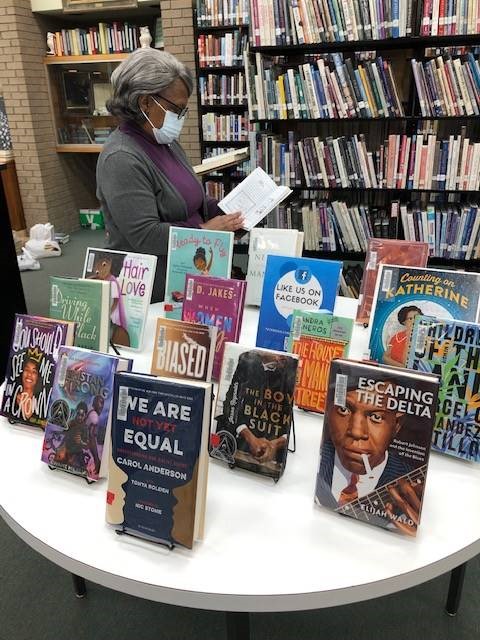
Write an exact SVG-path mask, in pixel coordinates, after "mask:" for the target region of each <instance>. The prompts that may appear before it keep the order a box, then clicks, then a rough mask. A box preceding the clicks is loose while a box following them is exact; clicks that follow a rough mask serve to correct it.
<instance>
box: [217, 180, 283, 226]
mask: <svg viewBox="0 0 480 640" xmlns="http://www.w3.org/2000/svg"><path fill="white" fill-rule="evenodd" d="M291 193H292V190H291V189H290V188H289V187H285V186H279V185H277V184H275V182H274V181H273V180H272V179H271V178H270V176H269V175H267V174H266V173H265V171H264V170H263V169H262V168H261V167H257V168H256V169H254V170H253V171H252V172H251V173H250V174H249V175H248V176H247V177H246V178H245V179H244V180H242V182H241V183H240V184H237V186H236V187H235V188H233V189H232V190H231V191H230V192H229V193H228V194H227V195H226V196H225V197H224V198H223V199H222V200H220V202H219V203H218V206H219V207H220V209H221V210H222V211H225V213H226V214H229V213H234V212H235V211H241V212H242V216H243V228H244V229H246V230H247V231H250V230H251V229H253V227H255V226H256V225H257V224H258V223H259V222H261V221H262V220H263V218H265V216H266V215H267V214H268V213H269V212H270V211H271V210H272V209H274V208H275V207H276V206H278V205H279V204H280V202H282V201H283V200H285V198H286V197H287V196H289V195H290V194H291Z"/></svg>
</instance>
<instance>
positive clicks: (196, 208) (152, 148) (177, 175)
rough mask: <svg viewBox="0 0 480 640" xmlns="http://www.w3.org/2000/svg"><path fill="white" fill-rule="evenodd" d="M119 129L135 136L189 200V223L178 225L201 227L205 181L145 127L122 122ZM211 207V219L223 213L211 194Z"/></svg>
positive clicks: (179, 223) (208, 207)
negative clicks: (203, 185) (198, 178)
mask: <svg viewBox="0 0 480 640" xmlns="http://www.w3.org/2000/svg"><path fill="white" fill-rule="evenodd" d="M119 128H120V130H121V131H123V133H126V134H127V135H129V136H131V137H132V138H134V139H135V141H136V142H137V144H138V145H139V147H141V148H142V149H143V151H144V152H145V153H146V154H147V156H148V157H149V158H150V160H152V162H153V163H154V164H155V165H156V167H157V168H158V170H159V171H161V172H162V173H163V174H164V175H165V176H166V178H167V179H168V180H169V181H170V182H171V183H172V185H173V186H174V187H175V189H177V191H178V192H179V194H180V195H181V197H182V198H183V199H184V200H185V205H186V208H187V219H186V220H185V222H176V223H175V226H177V227H192V228H195V229H199V228H200V224H202V223H203V222H204V219H203V215H202V213H203V198H204V192H203V187H202V185H201V183H200V182H199V181H198V180H197V178H196V177H195V176H194V175H193V174H192V173H191V171H189V169H188V168H187V167H186V166H185V165H184V164H183V163H182V161H181V160H179V159H178V158H177V156H176V155H175V154H174V153H173V151H172V150H171V148H170V147H169V145H168V144H158V143H157V142H156V141H155V140H153V139H152V138H150V136H148V135H147V134H146V133H145V132H144V131H143V129H141V128H140V127H138V126H136V125H135V124H133V123H124V124H121V125H120V127H119ZM207 209H208V217H209V218H213V217H215V216H217V215H219V214H221V213H222V211H221V210H220V209H219V208H218V206H217V201H216V200H214V199H213V198H210V197H207Z"/></svg>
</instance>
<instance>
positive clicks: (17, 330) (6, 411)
mask: <svg viewBox="0 0 480 640" xmlns="http://www.w3.org/2000/svg"><path fill="white" fill-rule="evenodd" d="M74 337H75V323H74V322H63V321H61V320H52V319H51V318H42V317H40V316H29V315H21V314H15V323H14V328H13V336H12V342H11V344H10V355H9V358H8V362H7V370H6V376H5V388H4V391H3V398H2V410H1V413H2V415H3V416H5V417H6V418H8V419H9V420H10V421H11V422H21V423H23V424H28V425H32V426H35V427H42V428H44V427H45V425H46V423H47V410H48V405H49V402H50V394H51V392H52V384H53V377H54V375H55V367H56V364H57V361H58V355H59V349H60V347H61V346H62V345H73V340H74Z"/></svg>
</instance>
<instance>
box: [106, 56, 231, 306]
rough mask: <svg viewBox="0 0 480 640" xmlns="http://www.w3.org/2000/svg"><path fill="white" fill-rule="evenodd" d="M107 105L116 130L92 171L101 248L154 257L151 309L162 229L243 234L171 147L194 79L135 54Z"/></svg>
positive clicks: (161, 261) (161, 281)
mask: <svg viewBox="0 0 480 640" xmlns="http://www.w3.org/2000/svg"><path fill="white" fill-rule="evenodd" d="M111 82H112V86H113V96H112V98H111V99H110V100H109V101H108V103H107V108H108V110H109V112H110V113H111V114H112V115H114V116H116V117H117V118H118V119H119V121H120V125H119V127H118V128H117V129H116V130H115V131H114V132H113V133H112V134H111V135H110V137H109V138H108V140H107V142H106V143H105V145H104V148H103V150H102V153H101V154H100V156H99V159H98V165H97V196H98V198H99V200H100V203H101V206H102V209H103V213H104V217H105V226H106V232H107V247H108V248H109V249H118V250H121V251H136V252H138V253H147V254H152V255H156V256H158V262H157V271H156V275H155V281H154V285H153V292H152V302H158V301H160V300H163V295H164V289H165V273H166V258H167V251H168V235H169V227H170V226H171V225H173V226H183V227H192V228H197V229H198V228H203V229H211V230H217V231H233V232H235V231H238V230H240V229H241V228H242V222H243V221H242V215H241V213H239V212H237V213H231V214H228V215H221V214H222V212H221V211H220V209H219V208H218V206H217V203H216V201H215V200H213V199H211V198H208V197H207V196H206V195H205V192H204V189H203V186H202V184H201V183H200V182H199V180H198V179H197V177H196V176H195V173H194V171H193V169H192V167H191V165H190V163H189V161H188V159H187V157H186V155H185V153H184V151H183V149H182V147H181V146H180V144H179V143H178V137H179V136H180V133H181V130H182V127H183V125H184V123H185V119H186V116H187V112H188V107H187V103H188V100H189V98H190V95H191V93H192V91H193V76H192V73H191V71H190V70H189V69H187V67H185V65H184V64H183V63H182V62H180V61H179V60H177V58H175V57H174V56H172V55H171V54H169V53H167V52H166V51H158V50H157V49H151V48H148V49H137V50H136V51H134V52H133V53H132V54H130V55H129V56H128V58H127V59H126V60H124V61H123V62H122V63H121V64H120V65H119V66H118V67H117V68H116V69H115V71H114V72H113V74H112V78H111Z"/></svg>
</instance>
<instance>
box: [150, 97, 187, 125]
mask: <svg viewBox="0 0 480 640" xmlns="http://www.w3.org/2000/svg"><path fill="white" fill-rule="evenodd" d="M152 98H153V99H154V100H155V96H152ZM157 98H160V100H165V102H168V104H170V105H172V107H174V108H175V111H174V112H173V113H175V115H176V116H177V118H178V119H179V120H180V118H183V117H184V116H186V115H187V113H188V107H183V109H182V108H181V107H179V106H178V104H175V103H174V102H172V101H171V100H169V99H168V98H165V97H164V96H161V95H160V94H157ZM155 102H156V103H157V104H158V102H157V101H156V100H155ZM159 106H160V107H161V106H162V105H159Z"/></svg>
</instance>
